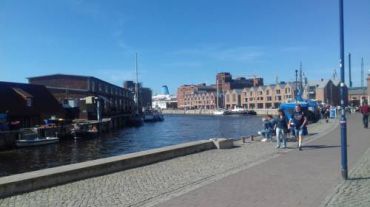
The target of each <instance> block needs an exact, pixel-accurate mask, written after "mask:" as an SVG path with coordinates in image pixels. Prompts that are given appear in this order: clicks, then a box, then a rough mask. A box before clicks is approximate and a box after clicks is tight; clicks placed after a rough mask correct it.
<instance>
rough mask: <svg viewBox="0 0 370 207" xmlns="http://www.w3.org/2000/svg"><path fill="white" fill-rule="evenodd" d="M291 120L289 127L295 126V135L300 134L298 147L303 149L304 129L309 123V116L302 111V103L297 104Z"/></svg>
mask: <svg viewBox="0 0 370 207" xmlns="http://www.w3.org/2000/svg"><path fill="white" fill-rule="evenodd" d="M291 117H292V118H291V119H290V120H289V124H288V126H289V127H291V126H292V127H293V130H294V135H295V136H296V137H297V136H298V149H299V151H301V150H302V141H303V130H304V127H305V126H306V123H307V117H306V115H305V114H304V112H303V111H302V107H301V105H299V104H297V105H296V106H295V110H294V112H293V114H292V116H291Z"/></svg>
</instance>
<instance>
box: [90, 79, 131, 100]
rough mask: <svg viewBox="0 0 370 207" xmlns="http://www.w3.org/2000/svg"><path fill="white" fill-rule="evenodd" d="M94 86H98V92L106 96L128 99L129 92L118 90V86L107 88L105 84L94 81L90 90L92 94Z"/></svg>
mask: <svg viewBox="0 0 370 207" xmlns="http://www.w3.org/2000/svg"><path fill="white" fill-rule="evenodd" d="M96 84H97V86H98V87H97V89H98V92H104V93H106V94H111V95H116V96H125V97H129V96H130V95H131V92H130V91H128V90H126V89H123V88H120V87H118V86H109V85H107V84H105V83H95V81H92V82H91V89H92V91H93V92H95V90H96Z"/></svg>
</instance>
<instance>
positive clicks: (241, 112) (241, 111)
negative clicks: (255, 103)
mask: <svg viewBox="0 0 370 207" xmlns="http://www.w3.org/2000/svg"><path fill="white" fill-rule="evenodd" d="M230 113H231V114H237V115H246V114H249V113H248V110H246V109H244V108H238V107H235V108H233V109H232V110H231V111H230Z"/></svg>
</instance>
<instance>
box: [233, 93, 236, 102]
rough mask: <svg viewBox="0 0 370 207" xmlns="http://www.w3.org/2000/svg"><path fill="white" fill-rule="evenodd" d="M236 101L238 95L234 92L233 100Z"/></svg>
mask: <svg viewBox="0 0 370 207" xmlns="http://www.w3.org/2000/svg"><path fill="white" fill-rule="evenodd" d="M235 101H236V95H235V94H233V102H235Z"/></svg>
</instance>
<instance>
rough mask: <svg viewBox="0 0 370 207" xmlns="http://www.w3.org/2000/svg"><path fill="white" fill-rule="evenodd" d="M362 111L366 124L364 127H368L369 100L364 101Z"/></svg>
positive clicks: (363, 120) (363, 121)
mask: <svg viewBox="0 0 370 207" xmlns="http://www.w3.org/2000/svg"><path fill="white" fill-rule="evenodd" d="M360 112H361V113H362V123H363V124H364V127H365V128H367V127H368V123H369V112H370V109H369V105H367V102H366V101H364V102H362V106H361V108H360Z"/></svg>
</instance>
